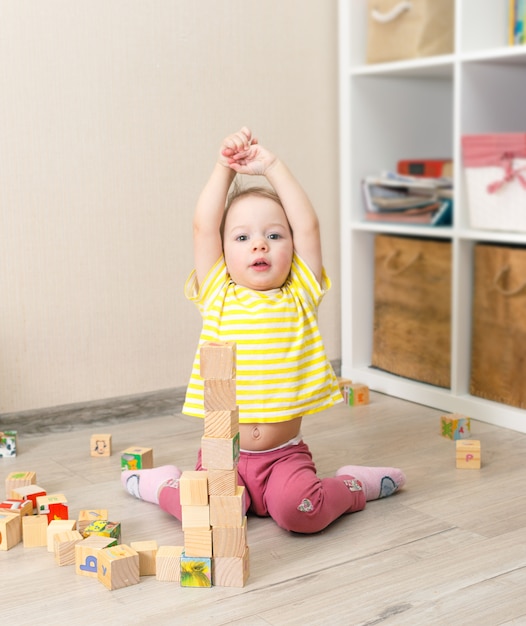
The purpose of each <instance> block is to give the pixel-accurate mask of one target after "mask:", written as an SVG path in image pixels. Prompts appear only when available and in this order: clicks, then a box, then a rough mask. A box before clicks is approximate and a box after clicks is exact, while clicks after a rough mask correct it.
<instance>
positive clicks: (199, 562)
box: [181, 551, 212, 587]
mask: <svg viewBox="0 0 526 626" xmlns="http://www.w3.org/2000/svg"><path fill="white" fill-rule="evenodd" d="M211 586H212V559H211V558H209V557H195V556H186V554H185V553H184V551H183V553H182V554H181V587H211Z"/></svg>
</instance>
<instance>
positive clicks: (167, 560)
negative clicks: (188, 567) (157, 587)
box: [155, 546, 183, 583]
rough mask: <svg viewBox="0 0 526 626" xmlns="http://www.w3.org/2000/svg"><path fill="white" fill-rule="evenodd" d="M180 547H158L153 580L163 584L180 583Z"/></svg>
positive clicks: (181, 548)
mask: <svg viewBox="0 0 526 626" xmlns="http://www.w3.org/2000/svg"><path fill="white" fill-rule="evenodd" d="M182 553H183V547H182V546H160V547H159V549H158V550H157V556H156V558H155V569H156V574H155V578H156V579H157V580H160V581H163V582H177V583H178V582H180V580H181V554H182Z"/></svg>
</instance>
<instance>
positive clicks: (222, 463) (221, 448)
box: [179, 342, 249, 587]
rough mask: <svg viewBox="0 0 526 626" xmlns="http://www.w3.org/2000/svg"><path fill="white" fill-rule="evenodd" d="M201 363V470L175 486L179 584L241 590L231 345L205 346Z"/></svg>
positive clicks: (242, 534)
mask: <svg viewBox="0 0 526 626" xmlns="http://www.w3.org/2000/svg"><path fill="white" fill-rule="evenodd" d="M200 363H201V377H202V378H203V380H204V408H205V420H204V434H203V437H202V439H201V457H202V465H203V468H204V471H200V472H183V474H182V475H181V478H180V482H179V488H180V494H181V506H182V526H183V533H184V552H183V554H182V555H181V585H183V586H189V587H191V586H198V587H208V586H211V585H212V584H214V585H217V586H221V587H243V586H244V584H245V582H246V581H247V578H248V574H249V549H248V544H247V517H246V505H245V488H244V487H240V486H238V484H237V463H238V460H239V411H238V407H237V404H236V344H235V343H233V342H222V343H213V342H207V343H204V344H203V345H202V346H201V350H200Z"/></svg>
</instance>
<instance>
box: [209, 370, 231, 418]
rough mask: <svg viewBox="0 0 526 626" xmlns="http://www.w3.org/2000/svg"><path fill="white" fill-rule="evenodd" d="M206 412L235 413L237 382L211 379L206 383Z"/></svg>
mask: <svg viewBox="0 0 526 626" xmlns="http://www.w3.org/2000/svg"><path fill="white" fill-rule="evenodd" d="M204 406H205V411H235V410H236V409H237V402H236V381H235V380H234V379H230V380H223V379H215V378H214V379H210V380H205V381H204Z"/></svg>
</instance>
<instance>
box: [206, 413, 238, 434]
mask: <svg viewBox="0 0 526 626" xmlns="http://www.w3.org/2000/svg"><path fill="white" fill-rule="evenodd" d="M238 432H239V409H238V408H236V409H235V410H234V411H207V413H205V429H204V433H203V434H204V436H205V437H220V438H222V439H230V438H232V437H234V436H235V435H236V434H237V433H238Z"/></svg>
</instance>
